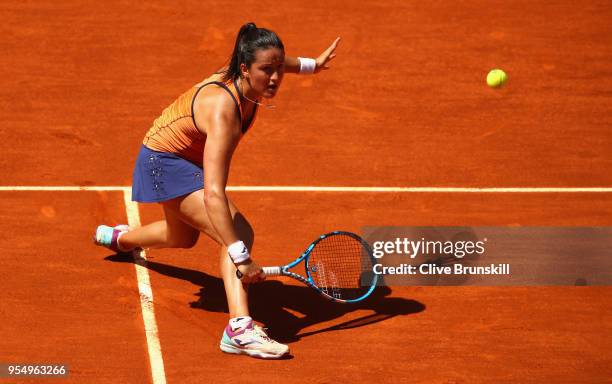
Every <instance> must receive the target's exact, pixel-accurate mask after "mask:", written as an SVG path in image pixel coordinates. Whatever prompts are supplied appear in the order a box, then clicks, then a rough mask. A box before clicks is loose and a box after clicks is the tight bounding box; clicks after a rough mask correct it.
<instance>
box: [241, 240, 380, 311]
mask: <svg viewBox="0 0 612 384" xmlns="http://www.w3.org/2000/svg"><path fill="white" fill-rule="evenodd" d="M374 260H375V259H374V257H373V255H372V249H371V247H370V245H369V244H368V243H367V242H366V241H364V240H363V239H362V238H361V237H359V236H358V235H356V234H354V233H350V232H343V231H334V232H331V233H327V234H325V235H321V236H320V237H319V238H318V239H316V240H315V241H313V242H312V243H311V244H310V246H308V248H307V249H306V251H304V253H302V255H301V256H300V257H298V258H297V259H296V260H295V261H293V262H291V263H289V264H287V265H284V266H276V267H263V268H262V269H263V272H264V273H265V275H266V276H268V277H271V276H289V277H292V278H294V279H296V280H297V281H300V282H302V283H304V284H306V285H307V286H309V287H311V288H313V289H314V290H315V291H317V292H318V293H319V294H321V295H322V296H323V297H325V298H326V299H329V300H331V301H334V302H340V303H354V302H358V301H361V300H364V299H365V298H367V297H368V296H370V295H371V294H372V292H374V289H375V288H376V282H377V278H378V275H376V274H375V273H374V272H373V270H372V267H373V266H374V264H375V261H374ZM302 262H303V263H304V269H305V274H304V275H300V274H297V273H295V272H292V271H290V269H291V268H294V267H295V266H297V265H298V264H300V263H302ZM236 276H238V278H241V277H242V273H240V271H238V270H237V271H236Z"/></svg>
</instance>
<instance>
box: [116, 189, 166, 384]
mask: <svg viewBox="0 0 612 384" xmlns="http://www.w3.org/2000/svg"><path fill="white" fill-rule="evenodd" d="M123 202H124V203H125V212H126V214H127V219H128V225H129V226H130V227H139V226H140V213H139V211H138V203H136V202H134V201H132V193H131V190H130V189H124V190H123ZM132 255H133V258H134V268H135V270H136V281H137V283H138V292H139V294H140V309H141V311H142V320H143V322H144V331H145V337H146V341H147V351H148V353H149V364H150V366H151V378H152V379H153V384H166V372H165V369H164V359H163V356H162V351H161V343H160V341H159V329H158V327H157V321H156V320H155V310H154V307H153V289H152V288H151V280H150V279H149V269H148V268H147V255H146V252H145V251H144V250H140V251H139V252H133V253H132Z"/></svg>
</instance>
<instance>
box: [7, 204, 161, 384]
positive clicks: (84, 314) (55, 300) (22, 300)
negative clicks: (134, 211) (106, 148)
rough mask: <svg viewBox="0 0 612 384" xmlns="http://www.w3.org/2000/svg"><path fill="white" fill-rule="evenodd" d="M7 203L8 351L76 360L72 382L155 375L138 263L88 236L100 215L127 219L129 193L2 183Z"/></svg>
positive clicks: (40, 359)
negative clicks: (124, 262)
mask: <svg viewBox="0 0 612 384" xmlns="http://www.w3.org/2000/svg"><path fill="white" fill-rule="evenodd" d="M0 207H1V210H0V211H1V212H2V214H1V216H0V233H1V235H0V252H1V254H2V258H0V270H1V271H2V278H1V279H0V303H1V304H0V323H1V324H2V337H1V338H0V361H1V362H3V363H64V364H68V366H69V377H70V378H72V379H73V380H70V381H72V382H80V383H85V382H87V383H109V382H125V383H127V382H130V383H139V382H140V383H142V382H146V381H148V380H149V378H150V373H149V361H148V356H147V346H146V340H145V337H144V333H143V330H142V314H141V312H140V306H139V303H138V290H137V289H135V287H136V274H135V273H134V267H133V266H132V268H125V267H124V266H121V265H109V263H107V262H105V261H104V259H103V255H104V254H105V252H104V250H102V249H95V248H93V247H92V246H91V240H90V241H89V242H88V241H87V240H88V239H90V238H91V231H92V228H95V226H96V225H97V223H98V222H99V221H100V220H111V221H114V220H121V221H123V220H125V210H124V209H123V201H122V200H121V194H120V193H111V194H106V193H100V194H97V193H86V194H78V195H75V194H74V193H36V192H34V193H32V192H2V201H1V203H0ZM5 380H7V379H1V378H0V382H5ZM40 380H44V381H46V379H40V378H38V379H33V380H32V381H33V382H40ZM21 381H22V380H19V381H18V382H21Z"/></svg>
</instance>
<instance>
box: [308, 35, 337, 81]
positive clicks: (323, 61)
mask: <svg viewBox="0 0 612 384" xmlns="http://www.w3.org/2000/svg"><path fill="white" fill-rule="evenodd" d="M339 43H340V38H339V37H336V40H334V42H333V43H332V44H331V45H330V46H329V48H327V49H326V50H325V51H323V53H322V54H320V55H319V57H317V58H316V60H315V61H316V62H317V67H316V68H315V71H314V73H318V72H321V71H322V70H324V69H329V62H330V61H332V60H333V59H334V57H336V53H335V51H336V48H337V47H338V44H339Z"/></svg>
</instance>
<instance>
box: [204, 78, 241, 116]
mask: <svg viewBox="0 0 612 384" xmlns="http://www.w3.org/2000/svg"><path fill="white" fill-rule="evenodd" d="M195 104H196V105H197V107H198V109H200V110H201V111H203V112H205V113H206V114H207V115H208V114H215V115H216V114H221V115H226V114H227V115H230V114H231V115H232V116H235V115H236V101H235V100H234V97H233V95H232V94H231V93H229V92H228V91H227V90H226V89H224V88H223V87H222V86H220V85H217V84H209V85H207V86H205V87H204V88H203V89H202V90H201V91H200V92H199V93H198V96H197V98H196V100H195Z"/></svg>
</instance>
